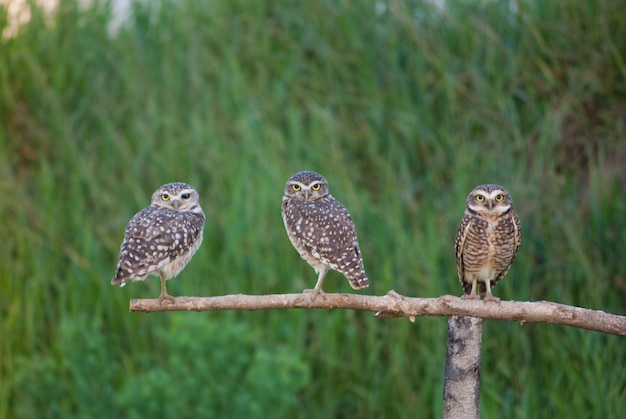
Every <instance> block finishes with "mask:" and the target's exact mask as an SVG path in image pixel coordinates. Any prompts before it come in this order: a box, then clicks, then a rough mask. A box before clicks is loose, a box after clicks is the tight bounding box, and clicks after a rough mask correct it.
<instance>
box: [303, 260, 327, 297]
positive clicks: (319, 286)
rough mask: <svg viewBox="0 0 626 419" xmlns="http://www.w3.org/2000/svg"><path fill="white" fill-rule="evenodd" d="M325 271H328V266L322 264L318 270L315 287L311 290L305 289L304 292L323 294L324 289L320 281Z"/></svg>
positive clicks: (322, 279)
mask: <svg viewBox="0 0 626 419" xmlns="http://www.w3.org/2000/svg"><path fill="white" fill-rule="evenodd" d="M326 272H328V266H322V267H321V268H320V271H319V272H318V274H319V275H318V277H317V284H315V288H313V289H312V290H309V289H306V290H304V292H305V293H309V292H312V293H314V294H324V290H323V289H322V282H323V281H324V277H325V276H326Z"/></svg>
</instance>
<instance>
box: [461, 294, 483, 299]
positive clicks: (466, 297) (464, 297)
mask: <svg viewBox="0 0 626 419" xmlns="http://www.w3.org/2000/svg"><path fill="white" fill-rule="evenodd" d="M461 298H462V299H464V300H480V295H478V294H463V295H462V296H461Z"/></svg>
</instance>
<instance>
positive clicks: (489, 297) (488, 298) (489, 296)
mask: <svg viewBox="0 0 626 419" xmlns="http://www.w3.org/2000/svg"><path fill="white" fill-rule="evenodd" d="M485 287H486V288H487V294H485V301H494V302H499V301H500V299H499V298H498V297H494V295H493V294H492V293H491V281H489V280H487V281H485Z"/></svg>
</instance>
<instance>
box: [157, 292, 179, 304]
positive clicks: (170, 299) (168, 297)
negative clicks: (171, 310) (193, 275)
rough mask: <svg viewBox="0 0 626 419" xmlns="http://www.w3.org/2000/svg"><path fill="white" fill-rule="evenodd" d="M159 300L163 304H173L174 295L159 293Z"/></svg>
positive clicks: (174, 300)
mask: <svg viewBox="0 0 626 419" xmlns="http://www.w3.org/2000/svg"><path fill="white" fill-rule="evenodd" d="M159 302H160V303H161V304H164V303H167V304H174V303H175V302H176V297H174V296H172V295H169V294H165V295H161V296H159Z"/></svg>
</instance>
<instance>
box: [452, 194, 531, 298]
mask: <svg viewBox="0 0 626 419" xmlns="http://www.w3.org/2000/svg"><path fill="white" fill-rule="evenodd" d="M521 234H522V230H521V226H520V221H519V218H518V217H517V214H516V213H515V210H514V209H513V201H512V199H511V195H509V193H508V192H507V191H506V189H504V188H503V187H502V186H499V185H480V186H477V187H476V188H474V190H472V192H470V194H469V195H468V197H467V201H466V203H465V214H464V215H463V219H462V220H461V225H460V226H459V229H458V231H457V233H456V241H455V246H454V250H455V253H456V266H457V270H458V273H459V281H461V285H462V286H463V290H464V291H465V294H466V295H464V296H463V297H464V298H472V299H476V298H480V294H481V293H483V292H486V295H485V300H495V301H498V300H499V298H497V297H494V296H493V294H492V293H491V288H493V287H494V286H495V285H496V284H497V283H498V281H500V280H501V279H502V278H503V277H504V275H506V273H507V272H508V270H509V268H510V267H511V265H512V264H513V260H514V259H515V255H516V253H517V249H519V245H520V241H521Z"/></svg>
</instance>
